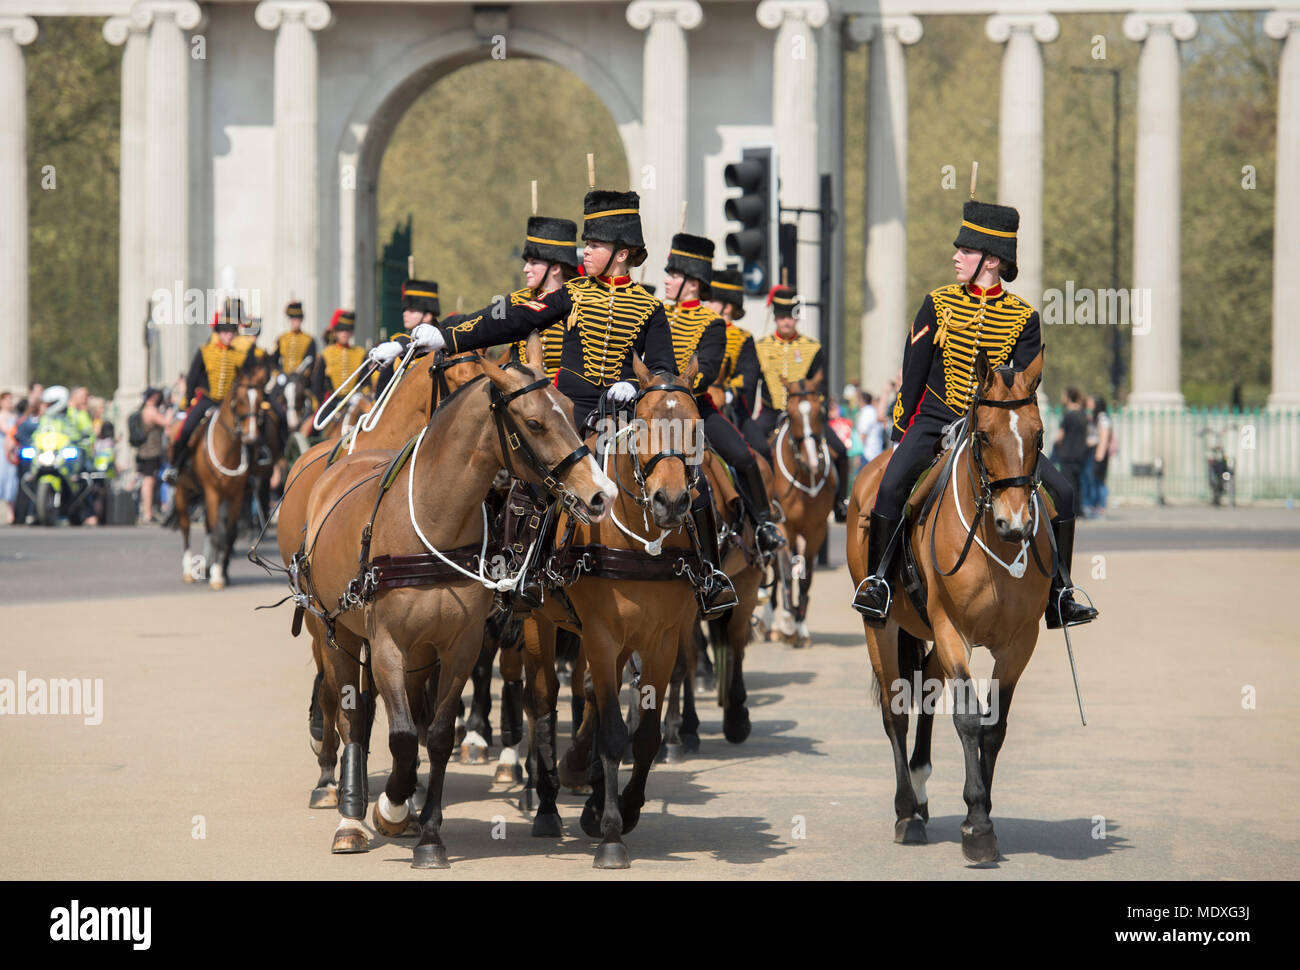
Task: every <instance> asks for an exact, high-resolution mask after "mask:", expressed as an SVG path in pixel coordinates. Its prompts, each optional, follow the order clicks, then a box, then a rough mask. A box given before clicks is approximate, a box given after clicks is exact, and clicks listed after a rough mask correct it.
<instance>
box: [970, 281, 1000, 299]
mask: <svg viewBox="0 0 1300 970" xmlns="http://www.w3.org/2000/svg"><path fill="white" fill-rule="evenodd" d="M967 288H968V289H969V290H970V295H971V296H988V297H994V296H1001V295H1002V284H1001V283H994V284H993V285H992V286H990V287H989V288H988V289H987V290H986V289H984V288H983V287H982V286H976V285H975V284H974V283H971V284H969V286H968V287H967Z"/></svg>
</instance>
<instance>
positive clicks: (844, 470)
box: [835, 455, 853, 522]
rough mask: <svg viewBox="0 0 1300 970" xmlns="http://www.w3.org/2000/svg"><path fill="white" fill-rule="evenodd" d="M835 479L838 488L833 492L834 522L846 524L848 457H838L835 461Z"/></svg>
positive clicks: (847, 513) (848, 483)
mask: <svg viewBox="0 0 1300 970" xmlns="http://www.w3.org/2000/svg"><path fill="white" fill-rule="evenodd" d="M835 477H836V478H838V479H839V482H840V484H839V487H838V488H837V489H836V490H835V521H836V522H847V521H848V518H849V486H850V485H852V484H853V483H852V482H851V481H849V456H848V455H840V456H839V457H838V458H836V459H835Z"/></svg>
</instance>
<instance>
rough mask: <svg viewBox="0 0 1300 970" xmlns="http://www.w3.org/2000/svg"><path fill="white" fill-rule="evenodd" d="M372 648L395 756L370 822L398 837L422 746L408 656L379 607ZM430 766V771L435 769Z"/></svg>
mask: <svg viewBox="0 0 1300 970" xmlns="http://www.w3.org/2000/svg"><path fill="white" fill-rule="evenodd" d="M371 610H372V612H371V616H372V620H371V624H370V627H371V629H370V649H371V657H372V660H371V665H370V666H371V671H372V676H373V677H374V679H375V686H376V687H377V688H378V690H379V693H380V696H382V697H383V699H384V709H385V710H386V711H387V712H388V750H389V752H390V753H391V754H392V756H393V767H392V769H391V770H390V771H389V773H388V782H387V783H386V784H385V786H384V790H383V791H382V792H380V794H379V798H378V800H377V801H376V802H375V810H374V812H373V813H372V814H371V823H372V824H373V825H374V827H375V829H376V830H377V831H378V832H379V833H380V834H381V835H386V836H388V837H389V838H395V837H397V836H400V835H402V834H403V833H404V832H405V831H406V823H407V820H408V818H409V817H410V806H409V805H408V804H407V799H409V798H410V797H411V794H412V793H413V792H414V791H415V764H416V757H417V754H418V749H419V739H418V736H417V733H416V725H415V718H414V717H413V716H412V714H411V706H410V701H409V698H408V694H407V683H406V680H407V678H406V672H405V658H404V657H403V655H402V648H401V647H399V646H398V645H397V642H396V641H395V640H394V639H393V635H392V633H391V632H390V631H389V630H388V629H387V628H386V627H385V626H384V625H383V624H382V623H381V622H379V621H377V619H375V618H374V617H375V614H376V613H377V612H378V608H377V606H376V607H372V608H371ZM436 770H437V769H436V767H435V766H431V772H436ZM433 800H434V798H433V791H432V789H430V792H429V797H428V798H427V799H425V803H424V805H425V811H428V808H429V802H431V801H433Z"/></svg>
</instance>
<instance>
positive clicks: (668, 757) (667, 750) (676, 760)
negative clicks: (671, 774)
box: [664, 744, 686, 765]
mask: <svg viewBox="0 0 1300 970" xmlns="http://www.w3.org/2000/svg"><path fill="white" fill-rule="evenodd" d="M685 760H686V751H685V749H684V748H683V747H682V746H681V745H680V744H665V745H664V761H665V762H666V763H668V764H670V765H679V764H681V763H682V762H683V761H685Z"/></svg>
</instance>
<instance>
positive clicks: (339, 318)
mask: <svg viewBox="0 0 1300 970" xmlns="http://www.w3.org/2000/svg"><path fill="white" fill-rule="evenodd" d="M356 326H357V317H356V314H354V313H353V312H352V311H351V310H344V309H342V308H340V309H338V310H335V311H334V316H332V317H331V318H330V330H331V331H334V330H355V329H356Z"/></svg>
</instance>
